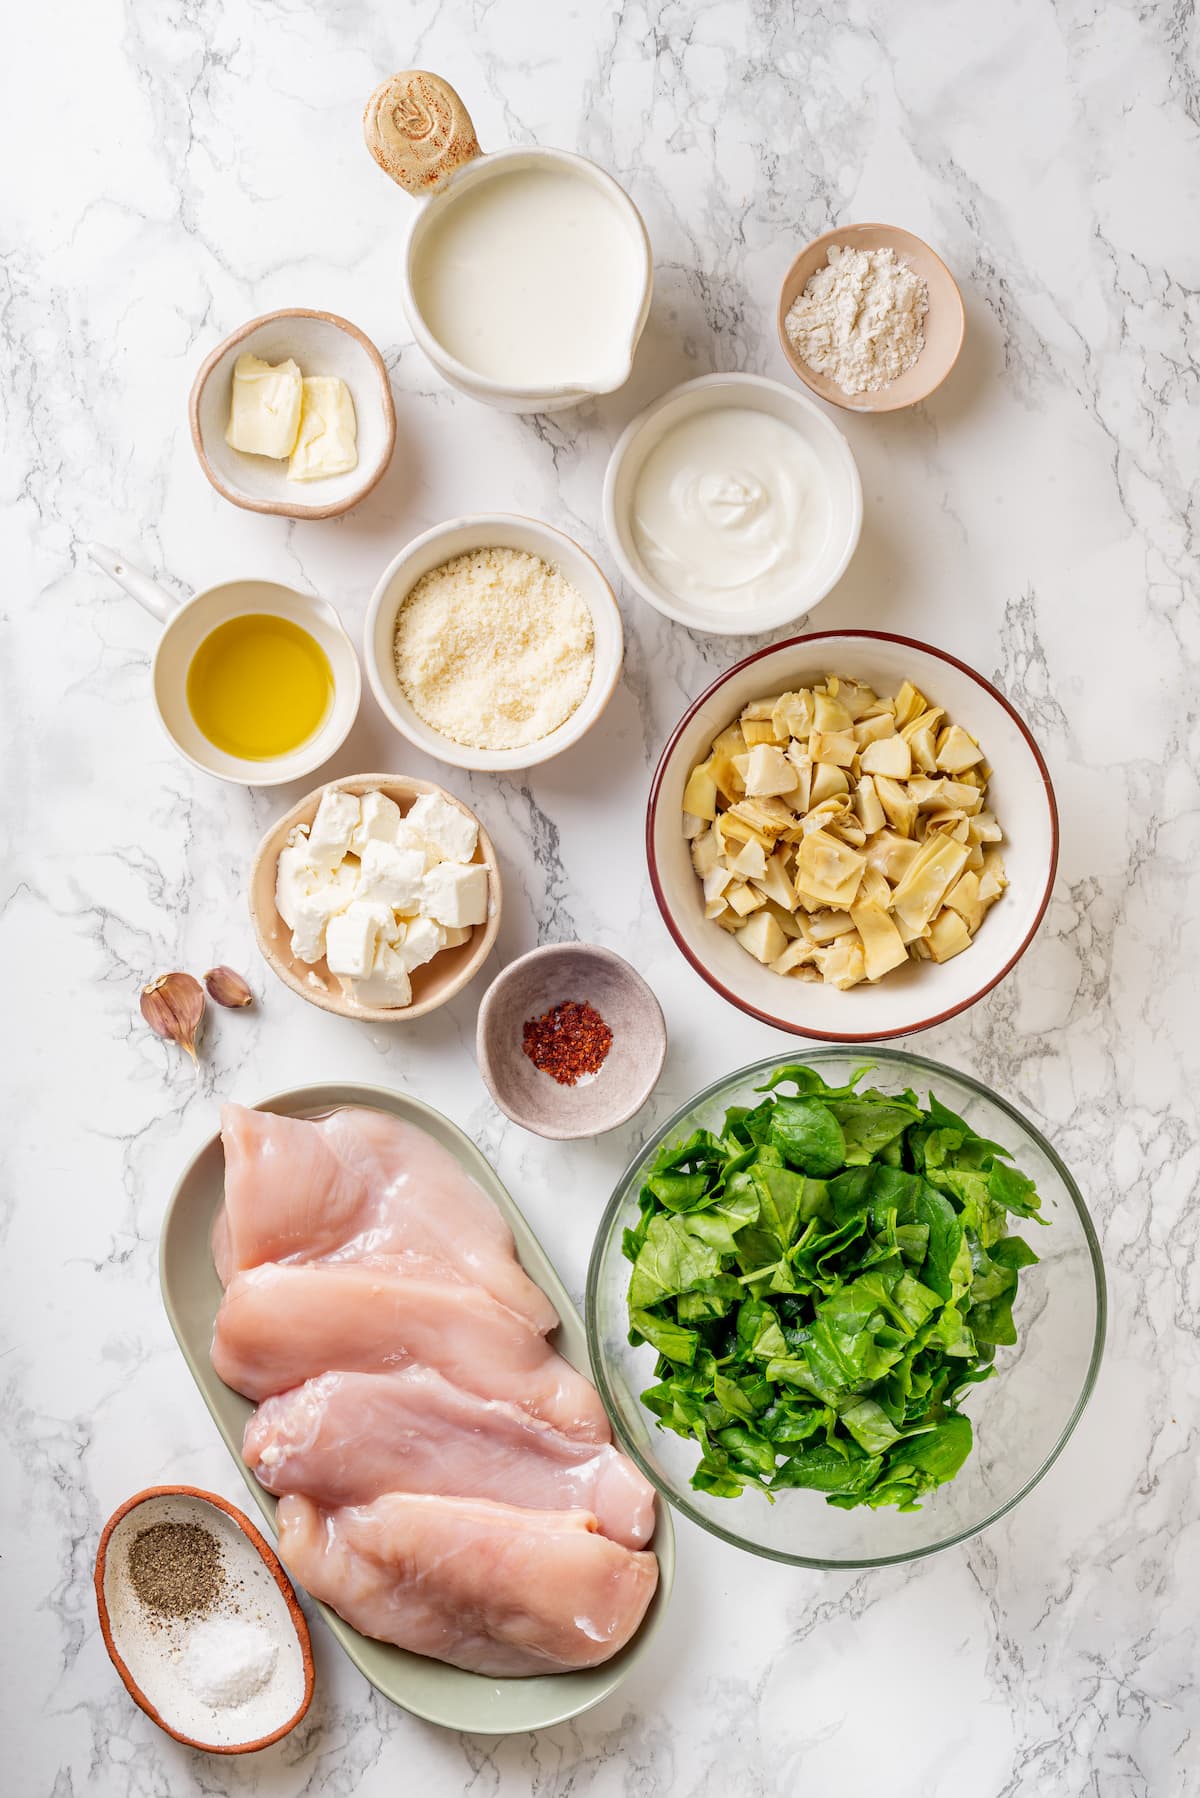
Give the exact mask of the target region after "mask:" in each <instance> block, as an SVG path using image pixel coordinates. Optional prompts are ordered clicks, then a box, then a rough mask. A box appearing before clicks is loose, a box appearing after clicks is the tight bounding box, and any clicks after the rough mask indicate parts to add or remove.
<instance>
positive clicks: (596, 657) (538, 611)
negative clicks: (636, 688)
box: [363, 512, 624, 771]
mask: <svg viewBox="0 0 1200 1798" xmlns="http://www.w3.org/2000/svg"><path fill="white" fill-rule="evenodd" d="M623 647H624V637H623V632H622V628H621V614H620V611H619V609H618V607H617V602H616V600H615V598H614V597H613V591H612V588H611V587H610V586H609V584H608V582H607V580H606V579H605V578H604V576H603V574H602V573H601V572H600V569H599V567H598V566H597V564H596V563H595V562H594V561H593V560H592V558H591V556H589V555H588V554H587V553H586V551H584V550H583V549H581V548H580V546H579V545H578V544H577V543H576V542H574V540H573V539H572V538H570V537H568V536H566V535H565V534H564V533H563V532H562V531H557V530H555V529H554V528H553V527H552V526H551V525H548V524H541V523H539V521H538V520H537V519H533V518H520V517H517V516H515V515H512V514H508V513H500V512H495V513H482V514H479V515H477V516H475V517H471V518H454V519H450V520H448V521H447V522H446V523H445V524H440V525H436V526H435V527H434V528H433V530H430V531H426V532H424V533H423V535H422V536H420V537H416V538H414V539H413V541H412V542H411V543H409V544H408V545H407V546H406V547H405V548H404V549H402V550H401V551H400V554H399V555H398V556H396V558H395V559H394V560H393V561H392V562H391V563H390V564H389V566H388V567H387V568H386V569H385V570H384V573H383V577H382V579H381V580H380V582H379V585H378V586H377V587H376V589H375V592H374V594H373V595H372V597H371V604H370V606H369V608H368V611H367V622H366V634H365V639H364V643H363V651H364V656H363V659H364V661H365V663H366V669H367V679H368V680H369V682H370V684H371V691H372V692H373V693H374V695H375V697H376V699H377V700H378V701H379V705H380V707H381V709H382V711H383V714H384V716H385V717H386V718H387V719H388V721H389V723H391V724H393V725H394V726H395V728H396V729H397V730H398V731H399V732H400V734H401V736H404V737H407V738H408V740H409V742H410V743H413V744H415V745H416V747H417V748H418V749H423V750H425V752H426V754H428V755H431V756H434V757H436V759H437V760H438V761H442V762H449V763H451V764H453V765H454V766H455V767H459V768H479V769H487V770H493V771H502V770H504V769H512V768H530V767H533V766H534V765H535V764H536V763H538V762H546V761H549V760H550V758H551V757H552V756H556V755H559V754H561V752H562V751H563V750H564V749H568V748H569V747H570V746H571V745H572V744H573V743H577V742H578V741H579V739H580V737H582V736H583V735H584V733H585V732H586V731H587V730H589V729H590V728H591V726H592V725H593V724H594V723H595V722H596V719H597V718H598V717H599V716H600V714H601V712H602V711H603V710H604V708H605V706H606V705H607V704H608V701H609V699H610V698H611V696H612V692H613V689H614V687H615V686H616V684H617V680H618V677H619V675H620V672H621V659H622V654H623Z"/></svg>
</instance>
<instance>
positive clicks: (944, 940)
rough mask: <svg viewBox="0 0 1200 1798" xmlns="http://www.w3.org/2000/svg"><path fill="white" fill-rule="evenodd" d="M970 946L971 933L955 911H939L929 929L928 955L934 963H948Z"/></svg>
mask: <svg viewBox="0 0 1200 1798" xmlns="http://www.w3.org/2000/svg"><path fill="white" fill-rule="evenodd" d="M970 946H971V933H970V931H969V930H968V929H967V927H966V925H965V924H964V923H963V920H962V919H961V918H960V916H959V915H958V913H957V912H956V911H941V912H939V913H938V915H937V917H936V918H935V919H934V920H933V923H932V924H931V926H930V929H929V953H930V955H932V957H933V959H934V961H949V960H950V957H951V956H952V955H961V953H962V951H963V950H964V949H969V948H970Z"/></svg>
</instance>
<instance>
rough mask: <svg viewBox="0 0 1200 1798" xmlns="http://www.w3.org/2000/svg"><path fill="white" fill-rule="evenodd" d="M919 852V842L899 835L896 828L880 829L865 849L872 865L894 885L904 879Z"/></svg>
mask: <svg viewBox="0 0 1200 1798" xmlns="http://www.w3.org/2000/svg"><path fill="white" fill-rule="evenodd" d="M919 852H920V844H919V843H914V842H913V841H912V840H911V838H909V837H901V836H897V835H896V833H895V831H894V830H881V831H879V832H878V833H877V834H876V835H875V836H874V837H872V839H871V841H870V842H869V843H868V844H867V847H866V849H865V850H864V851H863V853H864V855H865V856H866V858H867V861H868V862H869V863H870V865H871V867H872V868H878V869H879V872H880V873H881V874H882V875H883V877H884V879H885V880H890V881H891V883H892V885H893V886H896V885H897V884H898V883H899V882H900V881H901V880H903V878H904V876H905V874H907V872H908V870H909V869H910V868H911V867H912V864H913V862H914V860H915V859H916V857H917V855H918V854H919Z"/></svg>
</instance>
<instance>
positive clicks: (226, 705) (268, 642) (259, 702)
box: [187, 612, 333, 762]
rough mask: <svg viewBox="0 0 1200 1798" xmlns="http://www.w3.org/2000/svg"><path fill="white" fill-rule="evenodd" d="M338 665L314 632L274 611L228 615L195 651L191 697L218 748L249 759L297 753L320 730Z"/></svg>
mask: <svg viewBox="0 0 1200 1798" xmlns="http://www.w3.org/2000/svg"><path fill="white" fill-rule="evenodd" d="M332 698H333V670H332V668H331V667H330V666H329V658H328V656H327V655H326V654H325V651H324V650H323V649H322V648H321V645H320V644H319V643H318V642H317V640H316V638H315V637H312V636H310V635H309V633H308V632H307V631H306V630H302V629H301V628H300V626H299V625H298V624H293V623H292V621H291V619H290V618H278V617H276V616H275V615H274V614H273V613H269V612H249V613H247V614H246V615H245V616H244V617H242V618H230V619H227V620H226V622H225V623H224V624H219V625H218V626H217V628H216V630H215V631H211V632H210V633H209V635H208V636H207V637H205V639H204V641H203V643H201V645H200V647H199V649H198V650H197V651H196V653H195V655H194V656H193V657H192V661H191V666H190V667H189V669H188V676H187V702H188V710H189V711H190V712H191V714H192V717H193V718H194V720H195V722H196V725H197V727H198V728H199V729H200V730H201V731H202V732H203V733H204V735H205V736H206V737H207V738H208V740H209V742H210V743H212V744H213V745H215V747H216V748H217V749H223V750H224V751H225V753H226V754H227V755H236V756H240V757H241V758H242V760H243V761H250V762H267V761H272V760H273V759H275V758H276V757H278V756H281V755H290V754H291V752H292V750H294V749H299V748H300V745H301V744H302V743H307V742H308V740H309V738H310V737H311V736H313V734H314V733H315V732H316V731H317V730H319V729H320V727H321V725H322V723H323V722H324V719H325V715H326V713H327V712H328V710H329V704H330V701H331V699H332Z"/></svg>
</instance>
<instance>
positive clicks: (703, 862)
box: [692, 829, 721, 880]
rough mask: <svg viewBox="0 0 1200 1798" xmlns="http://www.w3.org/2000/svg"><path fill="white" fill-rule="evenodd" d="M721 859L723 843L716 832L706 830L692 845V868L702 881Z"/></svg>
mask: <svg viewBox="0 0 1200 1798" xmlns="http://www.w3.org/2000/svg"><path fill="white" fill-rule="evenodd" d="M720 859H721V842H720V838H719V837H718V836H717V833H716V831H715V830H712V829H709V830H706V831H705V833H704V835H703V836H702V837H697V838H696V840H695V842H694V843H693V844H692V866H693V868H695V870H696V872H697V874H698V875H699V876H700V878H701V880H704V879H705V878H706V877H707V876H708V875H709V874H711V873H712V871H713V869H714V868H715V867H716V866H717V864H718V863H719V861H720Z"/></svg>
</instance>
